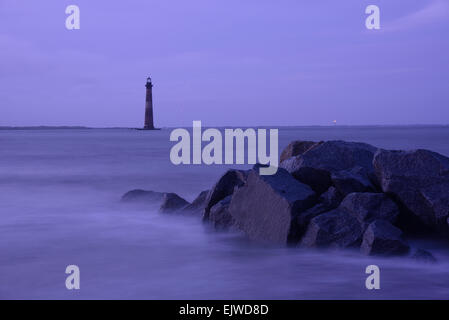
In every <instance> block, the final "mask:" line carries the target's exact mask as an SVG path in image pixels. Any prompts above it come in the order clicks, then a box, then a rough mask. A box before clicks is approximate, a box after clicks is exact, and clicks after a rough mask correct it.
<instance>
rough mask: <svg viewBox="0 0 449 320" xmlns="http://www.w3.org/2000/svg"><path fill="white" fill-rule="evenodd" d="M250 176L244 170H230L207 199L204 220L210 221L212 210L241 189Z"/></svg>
mask: <svg viewBox="0 0 449 320" xmlns="http://www.w3.org/2000/svg"><path fill="white" fill-rule="evenodd" d="M247 176H248V172H247V171H242V170H228V171H227V172H226V173H225V174H224V175H223V176H222V177H221V178H220V179H219V180H218V181H217V183H215V185H214V186H213V187H212V189H211V190H210V191H209V194H208V195H207V198H206V201H205V203H206V205H205V209H204V215H203V219H204V220H208V219H209V213H210V209H211V208H212V207H213V206H214V205H215V204H217V203H218V202H219V201H220V200H223V199H224V198H226V197H227V196H229V195H231V194H233V192H234V190H235V189H236V188H239V187H241V186H243V185H244V184H245V181H246V178H247Z"/></svg>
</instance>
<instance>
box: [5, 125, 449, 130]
mask: <svg viewBox="0 0 449 320" xmlns="http://www.w3.org/2000/svg"><path fill="white" fill-rule="evenodd" d="M239 127H240V128H283V129H289V128H447V127H449V124H369V125H298V126H290V125H288V126H266V125H261V126H239ZM174 128H190V127H188V126H179V127H162V128H161V129H174ZM204 128H209V127H208V126H207V127H206V126H205V127H204ZM216 128H237V126H218V127H216ZM113 129H116V130H117V129H122V130H123V129H125V130H137V129H140V128H132V127H85V126H0V130H113Z"/></svg>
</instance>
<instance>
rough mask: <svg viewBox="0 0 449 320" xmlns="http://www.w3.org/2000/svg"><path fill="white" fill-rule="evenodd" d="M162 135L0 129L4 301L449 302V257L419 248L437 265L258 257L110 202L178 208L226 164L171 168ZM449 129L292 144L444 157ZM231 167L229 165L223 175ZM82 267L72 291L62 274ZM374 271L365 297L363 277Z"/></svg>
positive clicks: (343, 256)
mask: <svg viewBox="0 0 449 320" xmlns="http://www.w3.org/2000/svg"><path fill="white" fill-rule="evenodd" d="M169 133H170V130H169V129H164V130H160V131H152V132H145V131H137V130H128V129H91V130H68V129H67V130H62V129H61V130H0V298H2V299H20V298H27V299H49V298H62V299H80V298H84V299H98V298H102V299H118V298H124V299H262V298H265V299H314V298H318V299H332V298H334V299H335V298H336V299H344V298H348V299H357V298H366V299H379V298H397V299H417V298H423V299H426V298H436V299H447V298H448V297H449V274H448V270H449V250H448V249H445V248H440V246H438V245H436V244H433V243H420V244H419V245H420V246H421V247H424V248H428V249H430V250H431V251H432V252H433V253H434V255H435V256H436V257H437V258H438V260H439V263H438V264H436V265H427V264H420V263H416V262H413V261H411V260H408V259H405V258H399V259H398V258H395V259H379V258H370V257H363V256H361V255H359V254H358V253H357V252H351V251H340V252H332V251H313V250H306V251H304V250H300V249H286V248H272V247H262V246H259V245H256V244H251V243H248V242H246V241H245V239H244V237H242V236H241V235H238V234H225V233H216V232H211V231H210V230H209V229H208V228H207V227H205V226H204V225H203V224H202V223H201V222H200V221H199V220H200V219H199V218H197V217H181V216H170V215H168V216H167V215H161V214H159V213H157V212H154V210H151V209H147V208H137V207H136V208H134V207H129V206H124V205H122V204H120V203H119V199H120V196H121V195H122V194H123V193H124V192H126V191H128V190H130V189H135V188H143V189H149V190H157V191H171V192H176V193H178V194H180V195H181V196H183V197H185V198H186V199H188V200H193V198H194V197H195V196H196V195H197V194H198V193H199V192H200V191H202V190H206V189H208V188H210V186H211V185H212V184H213V183H214V181H215V180H216V179H217V178H218V177H219V176H220V174H222V173H223V172H224V171H225V170H226V169H227V167H225V166H174V165H172V164H171V162H170V160H169V150H170V147H171V146H172V143H170V142H169ZM447 137H449V127H302V128H282V129H280V148H283V147H284V146H285V145H286V144H287V143H288V142H290V141H291V140H295V139H311V140H330V139H344V140H349V141H362V142H368V143H372V144H374V145H376V146H378V147H383V148H428V149H432V150H434V151H437V152H440V153H443V154H445V155H449V144H448V143H447ZM232 167H238V166H232ZM70 264H76V265H78V266H79V267H80V269H81V290H78V291H68V290H67V289H66V288H65V277H66V274H65V273H64V272H65V268H66V266H67V265H70ZM369 264H377V265H379V267H380V268H381V290H377V291H374V290H372V291H368V290H366V289H365V286H364V283H365V279H366V276H367V275H366V274H365V267H366V266H367V265H369Z"/></svg>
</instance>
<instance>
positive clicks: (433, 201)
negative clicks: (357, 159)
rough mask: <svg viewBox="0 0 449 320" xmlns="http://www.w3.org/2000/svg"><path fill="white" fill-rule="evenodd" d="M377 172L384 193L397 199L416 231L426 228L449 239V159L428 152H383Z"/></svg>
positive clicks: (375, 160) (380, 155) (379, 152)
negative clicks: (448, 221) (412, 221)
mask: <svg viewBox="0 0 449 320" xmlns="http://www.w3.org/2000/svg"><path fill="white" fill-rule="evenodd" d="M373 164H374V168H375V172H376V176H377V178H378V182H379V185H380V186H381V188H382V190H383V192H386V193H389V194H391V195H393V196H394V197H395V198H396V199H397V200H398V201H399V202H400V203H401V205H403V206H404V209H406V211H407V212H408V214H409V216H408V217H407V219H408V220H410V221H411V218H410V216H414V217H415V218H417V220H418V222H417V223H414V225H413V226H408V227H413V229H415V230H414V231H419V230H420V229H422V228H423V224H424V225H425V226H428V227H430V228H431V229H433V230H438V231H440V232H442V233H445V234H446V235H449V232H448V230H449V228H448V224H447V219H448V216H449V158H447V157H445V156H443V155H440V154H438V153H435V152H432V151H428V150H415V151H388V150H379V151H378V152H377V153H376V155H375V157H374V161H373Z"/></svg>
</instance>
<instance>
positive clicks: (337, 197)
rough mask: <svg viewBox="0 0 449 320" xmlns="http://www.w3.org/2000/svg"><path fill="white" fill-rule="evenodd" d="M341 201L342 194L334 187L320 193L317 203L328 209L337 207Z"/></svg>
mask: <svg viewBox="0 0 449 320" xmlns="http://www.w3.org/2000/svg"><path fill="white" fill-rule="evenodd" d="M342 200H343V196H342V194H341V193H340V192H339V191H338V190H337V189H336V188H335V187H330V188H329V189H327V191H326V192H324V193H322V194H321V196H320V198H319V201H320V202H321V203H322V204H324V205H326V206H327V207H329V208H330V209H334V208H336V207H338V206H339V205H340V203H341V201H342ZM330 209H329V210H330ZM329 210H328V211H329Z"/></svg>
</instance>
